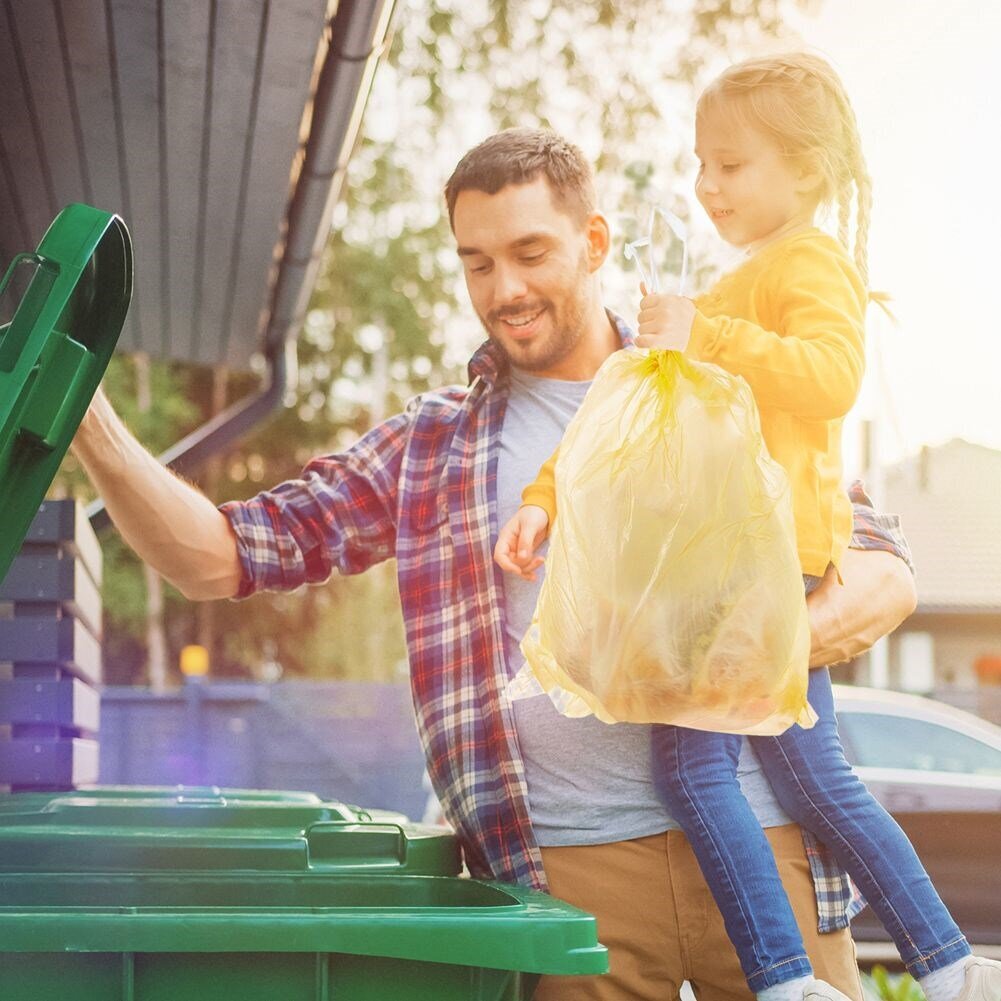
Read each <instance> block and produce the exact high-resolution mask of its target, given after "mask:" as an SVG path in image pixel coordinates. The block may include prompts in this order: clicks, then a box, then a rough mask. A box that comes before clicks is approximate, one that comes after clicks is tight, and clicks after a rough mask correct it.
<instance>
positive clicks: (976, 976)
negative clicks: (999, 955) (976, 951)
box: [956, 956, 1001, 1001]
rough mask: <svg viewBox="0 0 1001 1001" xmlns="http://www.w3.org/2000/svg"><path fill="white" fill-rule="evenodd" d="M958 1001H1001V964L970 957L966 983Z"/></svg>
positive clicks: (991, 960) (967, 965)
mask: <svg viewBox="0 0 1001 1001" xmlns="http://www.w3.org/2000/svg"><path fill="white" fill-rule="evenodd" d="M956 1001H1001V963H999V962H998V961H997V960H996V959H983V958H982V957H981V956H970V958H969V959H968V960H967V961H966V981H965V983H964V984H963V989H962V990H961V991H960V992H959V997H958V998H956Z"/></svg>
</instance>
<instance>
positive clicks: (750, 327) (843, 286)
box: [688, 241, 867, 420]
mask: <svg viewBox="0 0 1001 1001" xmlns="http://www.w3.org/2000/svg"><path fill="white" fill-rule="evenodd" d="M755 300H756V302H757V304H758V313H759V315H762V314H764V315H766V316H770V317H775V318H776V324H775V326H776V329H775V330H768V329H765V328H764V327H761V326H759V325H758V324H756V323H751V322H750V321H748V320H741V319H736V318H734V317H728V316H717V317H711V318H710V317H707V316H705V315H704V314H702V313H701V312H699V311H696V313H695V318H694V320H693V322H692V336H691V340H690V342H689V347H688V351H689V352H690V353H691V354H693V355H694V356H695V357H697V358H700V359H702V360H704V361H709V362H713V363H714V364H716V365H719V366H720V367H721V368H725V369H726V370H727V371H729V372H732V373H734V374H735V375H740V376H743V377H744V379H746V380H747V383H748V385H749V386H750V387H751V391H752V392H753V393H754V397H755V399H756V400H757V401H758V404H759V406H761V407H763V408H765V407H767V408H770V409H774V410H780V411H786V412H788V413H794V414H796V415H797V416H800V417H805V418H813V419H816V420H833V419H836V418H838V417H843V416H844V415H845V414H846V413H848V411H849V410H850V409H851V407H852V405H853V404H854V402H855V398H856V396H857V395H858V391H859V387H860V386H861V383H862V375H863V372H864V370H865V347H864V340H865V304H866V300H867V296H866V293H865V289H864V288H863V287H862V283H861V281H860V279H859V278H858V275H857V273H856V272H855V269H854V267H853V266H852V264H851V263H850V262H849V261H848V260H847V258H845V257H844V255H843V254H841V253H840V252H839V251H838V250H837V249H836V248H835V247H833V246H825V245H824V244H822V243H815V242H805V241H804V242H796V243H794V244H793V245H792V246H791V247H790V248H789V249H788V251H787V252H786V254H785V256H784V257H783V258H782V260H781V261H780V262H778V263H777V264H776V265H775V266H774V267H772V268H770V269H769V270H768V272H766V273H765V274H763V275H762V276H761V277H760V278H759V285H758V288H757V289H756V290H755Z"/></svg>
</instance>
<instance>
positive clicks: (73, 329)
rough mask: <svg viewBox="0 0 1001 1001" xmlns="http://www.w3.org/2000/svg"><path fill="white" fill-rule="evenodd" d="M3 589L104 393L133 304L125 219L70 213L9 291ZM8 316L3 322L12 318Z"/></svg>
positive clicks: (1, 425) (0, 468) (2, 449)
mask: <svg viewBox="0 0 1001 1001" xmlns="http://www.w3.org/2000/svg"><path fill="white" fill-rule="evenodd" d="M18 279H25V281H24V285H25V289H24V292H23V295H22V296H21V299H20V302H18V303H17V304H16V309H14V310H13V315H12V316H11V317H10V320H9V322H4V323H3V324H2V325H0V525H2V526H3V527H2V531H0V581H2V580H3V578H4V576H5V575H6V573H7V570H8V569H9V568H10V563H11V560H13V558H14V556H15V555H16V554H17V552H18V550H19V549H20V548H21V543H22V541H23V540H24V536H25V533H26V532H27V531H28V527H29V525H30V524H31V521H32V519H33V518H34V516H35V514H36V512H37V511H38V506H39V504H41V502H42V500H43V499H44V497H45V492H46V491H47V490H48V488H49V485H50V484H51V483H52V480H53V478H54V477H55V475H56V472H57V470H58V469H59V464H60V462H62V459H63V456H64V455H65V454H66V450H67V449H68V448H69V444H70V442H71V441H72V440H73V435H74V434H75V433H76V429H77V427H78V425H79V423H80V421H81V420H82V419H83V415H84V414H85V413H86V410H87V407H88V405H89V404H90V400H91V397H92V396H93V395H94V393H95V391H96V390H97V387H98V384H99V383H100V381H101V377H102V376H103V375H104V370H105V369H106V368H107V366H108V362H109V361H110V359H111V355H112V353H113V352H114V349H115V345H116V344H117V342H118V337H119V335H120V334H121V330H122V324H123V323H124V322H125V314H126V313H127V311H128V308H129V302H130V301H131V299H132V241H131V239H130V237H129V231H128V229H127V228H126V226H125V223H124V222H123V221H122V219H121V218H120V217H119V216H117V215H115V214H113V213H111V212H102V211H100V210H98V209H95V208H92V207H91V206H89V205H78V204H74V205H68V206H67V207H66V208H64V209H63V210H62V211H61V212H60V213H59V215H57V216H56V218H55V219H54V220H53V222H52V225H51V226H49V228H48V231H47V232H46V234H45V236H44V237H42V242H41V243H39V245H38V249H37V250H36V251H35V252H34V253H27V254H19V255H18V256H17V257H15V258H14V260H13V261H12V262H11V264H10V266H9V268H8V269H7V272H6V274H5V275H4V278H3V281H2V283H0V306H7V303H8V300H10V299H11V298H12V297H13V295H14V294H15V291H16V289H15V286H16V285H18V284H20V282H19V281H18ZM9 312H10V310H9V309H5V310H4V313H3V314H0V320H3V319H4V318H5V316H6V315H9Z"/></svg>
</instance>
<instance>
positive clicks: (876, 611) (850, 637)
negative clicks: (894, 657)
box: [806, 549, 917, 667]
mask: <svg viewBox="0 0 1001 1001" xmlns="http://www.w3.org/2000/svg"><path fill="white" fill-rule="evenodd" d="M841 577H842V579H843V580H844V585H843V586H842V585H841V584H839V583H838V578H837V575H836V574H835V573H834V572H833V571H829V572H828V574H827V576H826V577H825V578H824V581H823V583H822V584H821V585H820V586H819V587H818V588H817V589H816V590H815V591H814V592H813V593H812V594H811V595H809V597H807V599H806V607H807V611H808V613H809V617H810V667H826V666H827V665H829V664H839V663H841V662H842V661H845V660H851V658H852V657H857V656H858V655H859V654H860V653H864V652H865V651H866V650H868V649H869V648H870V647H871V646H872V645H873V644H874V643H875V642H876V640H878V639H880V638H881V637H883V636H886V635H887V634H888V633H892V632H893V630H894V629H896V628H897V626H899V625H900V623H901V622H903V621H904V619H906V618H907V616H908V615H910V614H911V612H913V611H914V609H915V607H916V605H917V591H916V590H915V587H914V577H913V576H912V575H911V572H910V570H908V569H907V565H906V564H905V563H904V561H903V560H901V559H898V558H897V557H896V556H894V555H893V554H892V553H888V552H883V551H882V550H865V549H849V550H847V551H846V552H845V556H844V559H843V560H842V562H841Z"/></svg>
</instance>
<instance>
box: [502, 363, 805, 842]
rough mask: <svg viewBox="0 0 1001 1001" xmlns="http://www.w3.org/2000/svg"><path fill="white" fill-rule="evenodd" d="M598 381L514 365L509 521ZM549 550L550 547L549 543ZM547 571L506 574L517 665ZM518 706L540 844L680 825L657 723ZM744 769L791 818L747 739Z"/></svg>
mask: <svg viewBox="0 0 1001 1001" xmlns="http://www.w3.org/2000/svg"><path fill="white" fill-rule="evenodd" d="M589 386H590V383H589V382H565V381H562V380H559V379H540V378H537V377H536V376H532V375H528V374H526V373H524V372H518V371H515V370H512V384H511V396H510V399H509V400H508V405H507V413H506V414H505V417H504V427H503V431H502V433H501V443H500V459H499V462H498V467H497V513H498V524H499V525H503V524H504V523H505V522H506V521H507V520H508V518H510V517H511V516H512V515H513V514H514V513H515V511H517V509H518V507H519V505H520V504H521V491H522V490H523V489H524V488H525V487H526V486H527V485H528V484H529V483H531V482H532V481H533V480H534V479H535V477H536V475H537V474H538V471H539V467H540V466H541V465H542V463H543V462H545V460H546V459H548V458H549V456H550V455H552V453H553V452H554V451H555V449H556V446H557V445H558V444H559V442H560V439H561V438H562V437H563V432H564V430H565V429H566V426H567V424H568V423H569V422H570V419H571V418H572V417H573V415H574V414H575V413H576V412H577V408H578V407H579V406H580V404H581V402H582V401H583V399H584V394H585V393H586V392H587V390H588V387H589ZM541 553H542V555H545V549H544V548H543V549H542V550H541ZM544 572H545V567H542V568H540V570H539V572H538V574H537V580H536V581H535V582H534V583H529V582H527V581H523V580H521V579H520V578H518V577H515V576H514V575H513V574H504V607H505V627H506V631H505V645H506V652H507V659H508V665H509V667H510V669H511V673H512V675H513V674H514V673H515V672H516V671H517V670H518V669H519V667H520V666H521V665H522V664H523V663H524V660H525V658H524V656H523V655H522V653H521V651H520V650H519V648H518V644H519V643H520V642H521V638H522V636H524V634H525V632H526V631H527V630H528V626H529V623H530V622H531V620H532V613H533V611H534V610H535V602H536V599H537V598H538V593H539V587H540V585H541V583H542V579H543V574H544ZM513 711H514V720H515V726H516V728H517V732H518V743H519V746H520V748H521V753H522V756H523V758H524V761H525V773H526V777H527V781H528V801H529V811H530V814H531V820H532V826H533V827H534V829H535V835H536V838H537V839H538V842H539V844H540V845H543V846H544V847H551V846H556V845H591V844H605V843H608V842H611V841H625V840H628V839H630V838H641V837H645V836H647V835H650V834H659V833H661V832H662V831H666V830H668V829H670V828H677V827H678V826H679V825H678V824H677V823H676V822H675V820H674V819H673V818H672V817H671V815H670V814H669V813H668V812H667V810H666V809H665V808H664V806H663V805H662V804H661V802H660V800H659V799H658V797H657V793H656V792H655V790H654V787H653V778H652V770H651V761H650V727H649V726H646V725H640V724H634V723H615V724H612V725H609V724H607V723H602V722H600V721H599V720H596V719H595V718H594V717H593V716H589V717H585V718H583V719H567V718H566V717H565V716H561V715H560V714H559V713H558V712H557V711H556V709H555V708H554V706H553V704H552V703H551V702H550V700H549V698H548V696H546V695H538V696H536V697H535V698H528V699H517V700H515V701H514V703H513ZM737 773H738V777H739V779H740V785H741V788H742V789H743V791H744V795H745V796H746V797H747V799H748V801H749V802H750V804H751V807H752V809H753V810H754V813H755V815H756V816H757V818H758V820H759V821H760V823H761V825H762V827H775V826H778V825H779V824H788V823H790V820H789V817H788V816H787V815H786V814H785V813H784V812H783V810H782V808H781V807H780V806H779V804H778V802H777V800H776V799H775V795H774V793H773V792H772V790H771V787H770V786H769V785H768V780H767V779H766V778H765V776H764V774H763V773H762V771H761V765H760V764H759V763H758V759H757V758H756V757H755V755H754V752H753V751H752V750H751V748H750V745H749V744H748V742H747V741H746V740H745V741H744V742H743V747H742V748H741V752H740V760H739V762H738V767H737Z"/></svg>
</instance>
